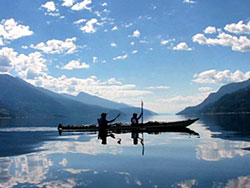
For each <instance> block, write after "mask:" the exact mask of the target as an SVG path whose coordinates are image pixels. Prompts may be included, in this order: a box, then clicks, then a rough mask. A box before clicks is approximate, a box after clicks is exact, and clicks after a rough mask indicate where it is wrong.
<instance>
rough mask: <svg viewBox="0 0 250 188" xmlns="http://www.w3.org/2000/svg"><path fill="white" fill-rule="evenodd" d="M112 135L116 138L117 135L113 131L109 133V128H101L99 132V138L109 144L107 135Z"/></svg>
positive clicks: (103, 142)
mask: <svg viewBox="0 0 250 188" xmlns="http://www.w3.org/2000/svg"><path fill="white" fill-rule="evenodd" d="M109 136H110V137H112V138H115V135H114V134H112V133H109V132H108V131H107V130H105V129H100V130H99V133H98V139H101V140H102V144H104V145H106V144H107V137H109Z"/></svg>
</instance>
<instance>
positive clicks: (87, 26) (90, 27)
mask: <svg viewBox="0 0 250 188" xmlns="http://www.w3.org/2000/svg"><path fill="white" fill-rule="evenodd" d="M95 24H98V22H97V19H95V18H92V19H91V20H89V21H87V23H86V24H85V26H83V27H81V30H82V31H84V32H85V33H95V32H96V28H95V27H94V25H95Z"/></svg>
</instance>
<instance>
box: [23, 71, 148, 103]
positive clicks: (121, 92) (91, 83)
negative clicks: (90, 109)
mask: <svg viewBox="0 0 250 188" xmlns="http://www.w3.org/2000/svg"><path fill="white" fill-rule="evenodd" d="M27 81H29V82H30V83H32V84H34V85H37V86H40V87H44V88H48V89H50V90H52V91H55V92H58V93H69V94H73V95H77V94H78V93H79V92H86V93H89V94H92V95H97V96H100V97H104V98H107V99H110V100H116V101H119V100H124V99H125V98H126V97H135V96H142V95H146V94H150V93H151V92H150V91H145V90H138V89H136V85H134V84H122V83H121V82H119V81H117V80H116V79H114V78H110V79H108V80H106V81H101V80H98V79H97V77H96V76H90V77H87V78H85V79H83V78H76V77H70V78H69V77H66V76H65V75H62V76H60V77H57V78H55V77H52V76H50V75H43V76H40V77H37V78H36V79H34V80H27Z"/></svg>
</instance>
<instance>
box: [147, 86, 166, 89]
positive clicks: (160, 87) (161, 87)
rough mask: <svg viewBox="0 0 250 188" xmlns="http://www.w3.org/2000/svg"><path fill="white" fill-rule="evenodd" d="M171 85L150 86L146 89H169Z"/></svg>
mask: <svg viewBox="0 0 250 188" xmlns="http://www.w3.org/2000/svg"><path fill="white" fill-rule="evenodd" d="M169 88H170V87H169V86H150V87H147V88H146V89H169Z"/></svg>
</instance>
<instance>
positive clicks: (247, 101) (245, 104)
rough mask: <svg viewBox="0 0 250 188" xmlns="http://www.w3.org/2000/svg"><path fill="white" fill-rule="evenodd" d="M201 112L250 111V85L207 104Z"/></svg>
mask: <svg viewBox="0 0 250 188" xmlns="http://www.w3.org/2000/svg"><path fill="white" fill-rule="evenodd" d="M200 112H201V113H250V86H249V87H246V88H244V89H241V90H239V91H236V92H234V93H230V94H226V95H224V96H222V97H221V98H220V99H219V100H218V101H216V102H215V103H213V104H211V105H207V106H206V107H204V108H203V109H202V110H201V111H200Z"/></svg>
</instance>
